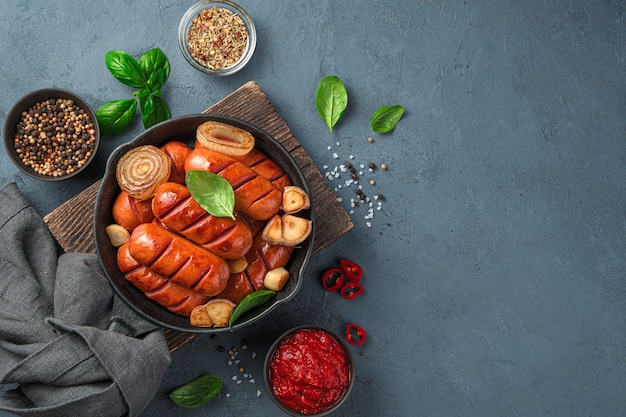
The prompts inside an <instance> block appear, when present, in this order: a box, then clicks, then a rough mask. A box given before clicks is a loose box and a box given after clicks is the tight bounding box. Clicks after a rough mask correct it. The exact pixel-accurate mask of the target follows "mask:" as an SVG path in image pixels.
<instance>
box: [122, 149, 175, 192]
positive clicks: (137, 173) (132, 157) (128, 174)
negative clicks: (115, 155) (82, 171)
mask: <svg viewBox="0 0 626 417" xmlns="http://www.w3.org/2000/svg"><path fill="white" fill-rule="evenodd" d="M170 169H171V161H170V158H169V157H168V156H167V154H166V153H165V152H163V151H162V150H161V149H159V148H157V147H156V146H153V145H143V146H138V147H136V148H133V149H130V150H129V151H127V152H126V153H125V154H124V155H122V157H121V158H120V159H119V161H118V162H117V166H116V170H115V177H116V178H117V183H118V184H119V186H120V188H121V189H122V191H126V192H127V193H128V195H130V196H131V197H133V198H136V199H137V200H147V199H148V198H150V197H152V196H153V195H154V190H155V189H156V187H158V186H159V185H161V184H162V183H164V182H166V181H167V180H168V179H169V177H170Z"/></svg>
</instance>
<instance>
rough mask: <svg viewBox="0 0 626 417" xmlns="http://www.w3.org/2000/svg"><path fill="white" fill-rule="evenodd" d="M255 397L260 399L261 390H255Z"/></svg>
mask: <svg viewBox="0 0 626 417" xmlns="http://www.w3.org/2000/svg"><path fill="white" fill-rule="evenodd" d="M256 396H257V397H260V396H261V390H260V389H258V390H256Z"/></svg>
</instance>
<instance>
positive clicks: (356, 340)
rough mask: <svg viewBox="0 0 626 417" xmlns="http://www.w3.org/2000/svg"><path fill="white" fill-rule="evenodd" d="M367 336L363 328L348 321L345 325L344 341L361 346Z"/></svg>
mask: <svg viewBox="0 0 626 417" xmlns="http://www.w3.org/2000/svg"><path fill="white" fill-rule="evenodd" d="M366 338H367V333H365V330H363V328H361V327H359V326H357V325H356V324H353V323H349V324H348V325H347V326H346V341H347V342H348V343H351V344H353V345H356V346H361V345H362V344H363V342H365V339H366Z"/></svg>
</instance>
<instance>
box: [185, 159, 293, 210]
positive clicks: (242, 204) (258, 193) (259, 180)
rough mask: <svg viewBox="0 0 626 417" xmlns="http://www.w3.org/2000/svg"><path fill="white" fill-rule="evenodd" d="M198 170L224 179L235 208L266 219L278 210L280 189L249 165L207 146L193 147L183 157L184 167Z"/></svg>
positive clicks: (188, 169) (280, 199)
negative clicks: (185, 157) (233, 193)
mask: <svg viewBox="0 0 626 417" xmlns="http://www.w3.org/2000/svg"><path fill="white" fill-rule="evenodd" d="M191 170H201V171H209V172H212V173H214V174H217V175H219V176H221V177H222V178H224V179H225V180H226V181H228V182H229V183H230V184H231V185H232V187H233V190H234V192H235V209H236V210H238V211H241V212H243V213H245V214H247V215H248V216H250V217H252V218H254V219H258V220H267V219H269V218H271V217H272V216H274V215H275V214H277V213H278V211H279V210H280V205H281V202H282V193H281V192H280V191H279V190H278V188H276V187H275V186H274V185H273V184H272V183H271V182H269V181H268V180H267V179H265V178H263V177H262V176H260V175H259V174H257V173H256V172H254V171H253V170H252V169H251V168H248V167H247V166H246V165H244V164H242V163H241V162H239V161H237V160H236V159H233V158H231V157H230V156H227V155H224V154H222V153H219V152H215V151H212V150H210V149H208V148H196V149H194V150H193V151H192V152H191V153H190V154H189V156H188V157H187V160H186V161H185V171H191Z"/></svg>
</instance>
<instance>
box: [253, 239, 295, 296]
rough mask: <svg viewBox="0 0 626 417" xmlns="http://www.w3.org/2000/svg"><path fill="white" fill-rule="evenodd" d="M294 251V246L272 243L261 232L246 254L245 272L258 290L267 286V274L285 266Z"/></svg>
mask: <svg viewBox="0 0 626 417" xmlns="http://www.w3.org/2000/svg"><path fill="white" fill-rule="evenodd" d="M293 251H294V247H293V246H282V245H270V244H269V243H267V242H266V241H265V240H263V238H262V234H261V233H259V234H257V236H256V237H255V238H254V242H253V243H252V248H251V249H250V250H249V251H248V253H247V254H246V260H247V261H248V266H247V267H246V270H245V273H246V275H247V276H248V279H249V280H250V282H251V283H252V285H253V286H254V288H255V289H256V290H262V289H264V288H265V285H264V283H263V281H264V280H265V274H267V273H268V272H269V271H271V270H272V269H275V268H279V267H281V266H282V267H284V266H286V265H287V263H288V262H289V259H290V258H291V255H292V253H293Z"/></svg>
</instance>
